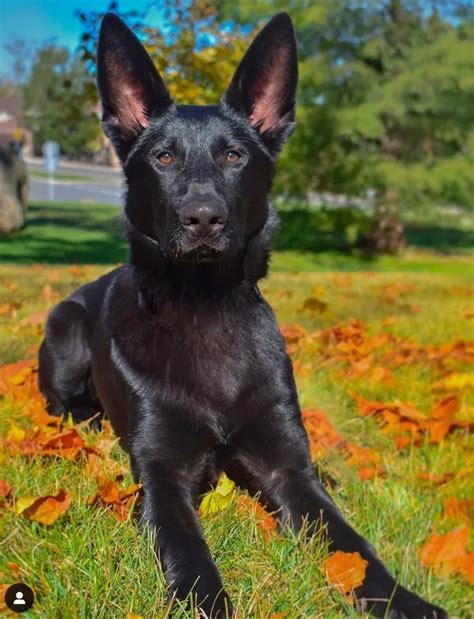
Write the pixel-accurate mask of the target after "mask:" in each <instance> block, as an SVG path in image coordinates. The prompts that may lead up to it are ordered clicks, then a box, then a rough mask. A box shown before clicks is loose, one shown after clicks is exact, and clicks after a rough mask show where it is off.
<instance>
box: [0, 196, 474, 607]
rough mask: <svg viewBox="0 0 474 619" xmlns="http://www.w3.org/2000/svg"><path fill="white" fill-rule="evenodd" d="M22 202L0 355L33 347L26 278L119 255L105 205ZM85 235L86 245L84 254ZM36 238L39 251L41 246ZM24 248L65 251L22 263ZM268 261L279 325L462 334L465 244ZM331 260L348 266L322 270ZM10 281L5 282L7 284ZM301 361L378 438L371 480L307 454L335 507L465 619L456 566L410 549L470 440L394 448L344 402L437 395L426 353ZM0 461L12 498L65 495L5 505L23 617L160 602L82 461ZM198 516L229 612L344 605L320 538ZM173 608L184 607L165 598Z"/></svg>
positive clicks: (43, 278)
mask: <svg viewBox="0 0 474 619" xmlns="http://www.w3.org/2000/svg"><path fill="white" fill-rule="evenodd" d="M30 214H31V215H32V220H31V225H30V226H28V227H27V228H25V229H24V230H22V231H21V232H19V233H18V235H17V236H16V238H15V239H13V240H12V241H1V242H0V256H1V258H2V262H5V261H9V263H7V264H5V263H4V264H2V265H0V306H1V305H2V304H6V303H17V304H19V307H18V308H17V309H16V310H15V312H16V313H7V314H3V315H2V314H0V362H3V363H5V362H11V361H14V360H17V359H22V358H24V357H26V356H31V354H34V353H32V352H31V351H32V347H33V346H35V345H37V344H38V343H39V341H40V338H41V331H40V329H38V327H35V326H31V325H24V324H22V323H21V321H22V319H23V318H25V317H27V316H29V315H30V314H32V313H33V312H37V311H42V310H44V309H47V308H48V307H49V306H50V305H51V301H47V300H45V299H44V298H43V295H42V292H41V291H42V290H43V289H44V286H45V285H46V284H49V285H50V286H51V287H52V289H53V291H54V292H57V297H58V298H63V297H64V296H65V295H67V294H68V293H69V292H71V291H73V290H74V289H75V288H76V287H78V286H79V285H81V284H82V283H83V282H86V281H90V280H92V279H93V278H94V277H96V276H98V275H99V274H101V273H103V272H105V271H107V270H108V269H109V268H111V266H110V264H107V263H115V262H116V261H117V260H120V259H121V256H122V255H123V253H120V252H122V250H121V249H117V247H116V244H117V243H118V238H119V236H118V234H119V232H118V229H117V228H114V229H112V227H111V221H112V217H115V215H116V214H115V213H114V211H113V209H110V207H91V206H84V205H81V206H79V205H68V206H66V207H57V206H54V207H53V206H51V205H46V204H45V205H42V206H41V205H38V206H37V207H36V209H32V212H31V213H30ZM35 218H36V219H35ZM35 221H36V223H34V222H35ZM95 224H97V225H98V228H97V227H96V225H95ZM39 238H41V239H42V242H41V243H40V242H39ZM89 244H90V246H89ZM88 246H89V249H90V257H89V259H84V258H85V257H86V256H88V255H89V254H88ZM114 247H115V249H113V248H114ZM109 249H110V253H107V251H108V250H109ZM50 251H51V252H52V256H53V258H54V260H53V258H52V259H51V260H48V259H47V258H48V256H49V252H50ZM114 252H116V253H114ZM119 254H120V255H119ZM75 255H76V256H78V257H77V258H76V259H74V256H75ZM61 258H62V260H61ZM35 261H40V262H42V263H46V262H55V261H57V262H60V261H63V262H65V263H66V264H65V265H52V264H49V265H47V264H43V265H33V266H32V265H31V264H29V263H30V262H35ZM82 261H83V262H90V263H92V262H94V261H95V262H96V263H97V264H94V265H90V266H85V267H83V268H82V270H80V269H79V270H78V269H71V267H70V263H72V262H82ZM67 263H69V265H68V264H67ZM273 267H274V268H273V272H272V275H271V277H270V278H269V279H268V280H266V281H265V282H264V283H263V285H262V289H263V292H264V294H265V296H266V297H267V298H268V300H269V301H270V302H271V304H272V305H273V306H274V308H275V311H276V314H277V317H278V319H279V321H280V322H281V323H285V324H294V323H298V324H301V325H303V326H304V327H305V328H306V329H308V330H309V331H310V332H314V331H316V330H319V329H323V328H327V327H330V326H333V325H335V324H338V323H340V322H345V321H347V320H349V319H350V318H356V319H359V320H362V321H364V322H365V323H366V324H367V325H368V328H369V329H370V332H373V333H378V332H380V331H387V330H388V331H390V332H391V333H393V334H394V335H396V336H399V337H410V338H412V339H414V340H415V341H417V342H419V343H421V344H442V343H446V342H452V341H455V340H458V339H470V338H472V318H471V317H470V316H471V315H472V314H471V313H470V312H472V303H471V299H470V292H471V291H472V276H471V273H470V263H469V259H468V258H466V257H465V256H462V255H461V256H460V255H456V256H451V257H447V256H445V255H437V254H433V253H427V252H426V250H424V251H420V250H410V252H409V253H407V255H406V256H404V257H403V258H402V259H401V260H397V259H395V258H383V259H379V260H377V261H375V262H371V263H370V264H367V263H366V262H365V261H363V260H362V259H361V258H360V257H357V256H351V255H347V254H341V253H336V252H333V251H327V252H325V253H319V254H318V253H310V252H306V253H303V254H300V253H298V252H296V251H294V250H290V249H287V250H285V251H282V252H278V253H277V254H276V255H275V257H274V260H273ZM340 270H344V271H347V273H344V274H342V275H341V274H340V273H334V271H340ZM10 282H14V283H15V284H16V286H17V289H16V290H14V291H12V290H11V288H12V286H11V283H10ZM397 286H398V287H400V286H401V288H400V290H399V292H398V293H396V294H393V295H390V294H387V292H386V291H387V287H391V289H394V288H395V289H396V287H397ZM389 290H390V288H389ZM310 296H316V297H317V298H318V299H320V300H322V301H324V302H325V303H327V309H326V310H324V311H322V312H320V313H308V312H304V311H302V310H301V308H302V305H303V303H304V300H305V299H307V298H308V297H310ZM414 306H416V307H415V310H414V309H413V307H414ZM388 317H395V318H396V320H395V322H394V323H393V325H391V326H386V325H385V324H384V320H385V319H386V318H388ZM300 361H301V362H302V363H305V364H308V366H309V370H308V371H307V372H306V373H303V372H301V373H298V374H297V383H298V388H299V393H300V398H301V402H302V405H303V406H316V407H320V408H322V409H323V410H324V411H325V412H326V413H327V415H328V417H329V418H330V419H331V421H332V422H333V423H334V425H335V426H336V427H337V429H338V430H339V431H340V432H341V433H342V434H344V435H345V436H346V437H348V438H349V439H350V440H351V441H352V442H355V443H358V444H361V445H364V446H367V447H371V448H373V449H374V450H375V451H377V452H378V453H379V454H380V455H381V459H382V464H383V467H384V468H385V470H386V472H387V475H386V477H385V478H376V479H374V480H371V481H366V482H362V481H360V480H359V477H358V475H357V471H356V470H355V469H354V468H351V467H350V466H348V465H347V463H346V462H345V460H344V458H343V455H342V454H341V453H340V452H339V451H337V450H335V451H333V452H331V453H330V454H329V455H328V456H327V457H326V458H325V459H324V461H322V462H321V465H322V466H324V468H325V469H326V470H327V471H328V472H329V474H330V475H331V476H332V477H333V478H335V479H336V480H337V487H336V488H335V489H334V490H333V491H332V494H333V496H334V497H335V499H336V501H337V503H338V505H339V506H340V508H341V510H342V511H343V513H344V514H345V515H346V516H347V518H348V519H349V520H350V522H351V523H352V524H353V525H354V526H355V527H356V528H357V529H358V530H359V532H360V533H362V534H363V535H365V536H366V537H367V538H368V539H369V540H370V541H371V542H372V543H373V544H374V545H375V546H376V548H377V549H378V552H379V554H380V555H381V557H382V558H383V559H384V561H385V562H386V563H387V565H388V566H389V568H390V570H391V571H392V572H393V573H395V574H396V575H397V576H398V577H399V579H400V581H401V582H402V583H403V584H404V585H406V586H408V587H409V588H412V589H414V590H416V591H417V592H418V593H419V594H421V595H423V596H425V597H427V598H428V599H430V600H431V601H433V602H434V603H436V604H439V605H442V606H444V607H445V608H446V609H447V610H448V611H449V612H450V614H451V616H452V617H453V618H455V619H456V618H459V619H468V618H469V617H471V616H472V607H473V603H474V596H473V589H472V588H471V587H469V585H467V584H466V583H465V582H464V581H462V580H461V579H460V578H458V577H449V578H440V577H438V576H437V575H436V574H434V573H433V572H431V571H429V570H427V569H425V568H423V567H422V566H421V565H420V562H419V557H418V549H419V547H420V545H421V544H422V543H423V542H424V541H425V539H426V538H427V536H428V534H429V532H430V530H431V529H432V527H433V525H436V526H438V525H439V526H440V527H441V529H440V530H442V531H443V530H444V529H443V527H446V526H447V525H446V523H444V522H443V521H442V520H440V519H441V514H442V508H443V501H444V499H445V498H446V497H447V496H450V495H454V496H456V497H458V498H467V497H468V496H472V495H473V492H474V484H473V481H472V480H473V479H474V474H473V471H472V463H473V462H472V448H473V445H472V442H473V441H472V439H471V438H470V437H469V436H467V435H466V434H463V433H459V432H458V433H455V434H453V435H450V436H449V438H447V439H446V440H445V441H444V442H443V443H441V444H437V445H422V446H420V447H414V448H412V449H408V450H406V451H402V452H397V451H396V450H395V449H394V448H393V441H392V439H391V438H389V437H388V436H386V435H385V434H383V433H382V432H381V430H380V426H379V425H378V424H377V423H376V422H375V421H374V420H371V419H366V418H361V417H359V416H358V415H357V413H356V410H355V406H354V402H353V400H352V398H351V397H350V396H349V395H348V389H349V388H351V389H354V390H355V391H358V392H360V393H362V394H364V395H366V396H367V397H373V398H375V399H380V400H390V399H396V398H398V399H400V400H403V401H411V402H412V403H413V404H414V405H415V406H417V407H419V408H420V409H421V410H428V409H429V408H430V406H431V405H432V404H433V403H434V401H435V400H436V398H437V395H436V393H434V392H433V390H432V385H433V383H434V381H435V380H436V379H437V377H438V374H437V372H436V371H435V370H434V369H433V367H432V366H431V365H424V364H416V365H402V366H400V367H399V368H398V369H397V370H395V371H394V376H393V384H392V385H391V386H384V385H380V384H371V383H369V382H367V381H366V380H365V379H364V378H360V379H354V378H352V379H351V378H348V377H347V375H346V373H345V371H344V368H343V367H342V366H341V365H340V364H337V363H336V364H334V363H333V364H327V363H323V362H322V359H321V356H320V354H319V353H317V352H316V351H313V350H312V349H311V348H309V349H307V350H305V351H303V353H302V355H301V358H300ZM462 371H467V368H462ZM460 395H461V399H462V403H463V411H469V407H472V406H473V404H474V397H473V394H472V392H468V391H467V392H462V393H461V394H460ZM466 414H467V413H466ZM12 421H14V422H15V423H17V424H18V425H20V426H21V425H25V424H26V423H27V422H26V421H25V420H24V419H23V418H22V416H21V414H20V411H19V410H18V409H17V408H14V407H12V406H11V405H9V404H8V403H3V404H1V403H0V434H5V433H6V431H7V430H8V427H9V426H10V424H11V423H12ZM85 435H86V437H87V440H88V441H90V442H91V443H94V442H95V441H97V440H98V439H99V438H100V437H98V436H97V435H94V434H92V433H90V432H85ZM112 455H113V456H114V457H115V458H116V459H117V460H119V461H120V462H121V463H122V464H123V466H124V467H125V468H126V470H127V471H128V462H127V458H126V456H125V454H124V453H123V452H122V451H121V450H120V449H119V448H118V447H117V448H115V449H114V452H113V454H112ZM469 463H470V464H469ZM469 466H470V467H471V469H469V468H468V467H469ZM1 468H2V474H1V475H0V477H2V478H5V479H7V480H8V481H9V482H10V483H11V484H12V485H13V486H14V487H15V493H16V495H17V496H27V495H30V494H46V493H49V492H51V491H54V490H58V489H59V488H65V489H66V490H68V491H70V492H72V494H73V497H74V500H73V505H72V507H71V509H70V510H69V511H68V512H67V513H66V514H65V515H64V516H63V517H62V518H60V519H59V520H58V521H57V522H56V523H55V524H53V525H52V526H50V527H45V526H42V525H40V524H37V523H33V522H30V521H28V520H26V519H24V518H23V517H21V516H18V515H15V514H14V513H13V512H11V511H9V510H6V511H5V512H4V517H3V519H2V521H1V531H2V538H3V540H4V541H3V543H2V544H1V546H0V571H3V572H4V578H3V579H4V580H5V579H6V581H7V582H9V581H12V580H15V578H14V577H12V576H11V574H10V573H9V571H8V566H7V562H11V561H13V562H15V563H17V564H18V565H19V566H20V568H21V570H22V577H23V578H24V580H25V582H27V583H28V584H30V585H31V586H32V587H33V588H34V589H35V591H36V593H37V604H36V606H35V609H34V611H30V612H29V613H28V614H27V615H26V616H31V617H38V618H42V619H43V618H46V619H50V618H51V619H55V618H56V617H67V618H68V619H69V618H76V617H78V618H79V617H80V618H84V619H85V618H89V617H94V618H98V619H100V618H104V619H105V618H107V619H108V618H114V619H115V618H119V619H120V618H123V619H125V616H126V613H127V611H130V612H134V613H137V614H139V615H142V616H143V617H145V618H147V619H148V618H150V619H151V618H155V617H157V618H165V617H167V616H168V607H167V601H166V595H165V589H164V585H163V579H162V576H161V574H160V573H159V571H158V570H157V568H156V562H155V557H154V555H153V551H152V550H151V545H150V542H149V540H148V539H147V536H146V535H142V534H141V533H140V531H139V529H138V527H137V526H136V524H135V523H134V522H133V521H132V520H130V521H128V522H126V523H124V524H118V523H117V522H116V521H115V520H114V519H113V518H112V517H111V516H110V515H109V514H108V513H106V512H104V511H103V510H101V509H97V508H90V507H87V506H86V505H85V500H86V498H87V497H88V496H89V495H91V494H92V493H93V492H94V490H95V483H94V481H93V480H91V479H89V478H87V477H86V476H85V475H84V471H83V462H82V461H78V462H69V461H62V460H39V459H35V458H30V459H28V458H22V457H8V458H6V457H5V458H4V459H3V460H1ZM427 470H428V471H431V472H433V473H438V474H442V473H445V472H447V471H449V472H452V473H454V474H455V476H454V478H453V479H452V480H451V481H449V482H448V483H446V484H445V485H442V486H439V487H436V486H434V485H427V484H426V483H423V482H421V481H420V480H419V479H418V473H419V472H420V471H427ZM469 470H470V473H469V474H463V472H464V473H465V472H466V471H469ZM126 481H130V474H129V473H127V478H126ZM439 523H440V524H439ZM203 526H204V530H205V534H206V538H207V540H208V542H209V545H210V547H211V551H212V554H213V556H214V557H215V558H216V561H217V563H218V565H219V568H220V570H221V573H222V576H223V580H224V583H225V586H226V588H227V590H228V591H229V593H230V595H231V597H232V599H233V601H234V602H235V605H236V607H237V611H238V617H239V619H240V618H247V617H248V618H253V617H255V618H258V619H266V618H270V617H271V616H272V615H273V614H275V613H279V612H287V615H286V617H287V618H288V619H297V618H301V617H305V618H306V617H311V618H316V617H318V618H322V619H340V618H341V617H353V618H355V617H356V616H358V615H356V613H355V612H354V611H353V610H352V609H350V607H349V606H348V605H347V603H346V602H345V601H344V600H343V598H342V597H341V596H340V595H339V594H337V593H336V592H334V591H333V590H332V589H331V588H330V587H329V586H328V585H327V583H326V581H325V579H324V575H323V572H322V568H321V562H322V559H323V557H324V556H325V548H324V547H323V545H322V544H321V543H320V540H319V539H317V538H315V539H313V540H312V541H311V542H306V543H302V542H301V540H298V539H295V538H293V537H291V536H288V537H279V536H275V537H272V538H271V539H270V540H267V539H265V538H264V537H263V536H262V534H261V533H260V532H259V531H258V530H257V529H256V526H255V521H254V519H253V517H252V516H248V517H243V516H242V514H241V513H240V512H239V511H237V509H236V506H235V504H232V505H231V506H230V507H229V508H227V509H226V510H224V511H222V512H220V513H218V514H216V515H215V516H212V517H208V518H205V519H204V520H203ZM448 529H449V527H448ZM5 575H6V576H5ZM177 616H181V617H185V616H186V615H185V613H184V612H181V613H179V612H178V613H177ZM188 616H189V617H191V615H190V614H189V615H188Z"/></svg>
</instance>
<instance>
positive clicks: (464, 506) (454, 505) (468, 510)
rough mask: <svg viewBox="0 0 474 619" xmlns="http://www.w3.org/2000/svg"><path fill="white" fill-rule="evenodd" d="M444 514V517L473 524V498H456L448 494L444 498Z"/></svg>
mask: <svg viewBox="0 0 474 619" xmlns="http://www.w3.org/2000/svg"><path fill="white" fill-rule="evenodd" d="M444 515H445V517H446V518H450V519H452V520H460V521H461V522H467V523H468V524H473V525H474V499H462V500H458V499H456V497H454V496H448V497H447V498H446V499H445V500H444Z"/></svg>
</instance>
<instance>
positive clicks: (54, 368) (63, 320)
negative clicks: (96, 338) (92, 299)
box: [39, 299, 102, 427]
mask: <svg viewBox="0 0 474 619" xmlns="http://www.w3.org/2000/svg"><path fill="white" fill-rule="evenodd" d="M90 339H91V326H90V323H89V318H88V315H87V311H86V309H85V308H84V307H83V306H82V305H81V304H80V303H78V302H76V301H74V300H72V299H68V300H66V301H63V302H62V303H60V304H59V305H57V306H56V307H55V308H54V310H53V311H52V312H51V314H50V315H49V318H48V321H47V324H46V336H45V338H44V340H43V343H42V344H41V347H40V351H39V387H40V390H41V392H42V393H43V395H44V396H45V398H46V401H47V409H48V412H49V413H50V414H52V415H60V414H62V413H71V414H72V417H73V420H74V421H75V422H79V421H85V420H87V419H90V418H91V417H93V416H94V415H96V414H97V413H98V412H100V413H102V405H101V403H100V402H99V400H98V398H97V396H96V394H95V389H94V385H93V382H92V377H91V368H90V362H91V351H90ZM93 425H95V426H96V427H98V426H99V425H100V422H99V421H98V419H97V420H94V422H93Z"/></svg>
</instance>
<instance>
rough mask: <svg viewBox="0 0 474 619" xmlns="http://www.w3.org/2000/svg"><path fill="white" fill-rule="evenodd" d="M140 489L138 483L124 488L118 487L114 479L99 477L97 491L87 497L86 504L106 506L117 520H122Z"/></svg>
mask: <svg viewBox="0 0 474 619" xmlns="http://www.w3.org/2000/svg"><path fill="white" fill-rule="evenodd" d="M140 490H141V485H140V484H132V485H131V486H128V487H127V488H125V489H120V488H119V486H118V484H117V483H116V482H115V481H113V480H111V479H104V478H102V477H99V478H98V479H97V492H96V493H95V494H93V495H92V496H91V497H89V498H88V499H87V504H88V505H91V506H93V505H102V506H104V507H107V508H108V509H110V511H111V513H112V515H113V516H114V517H115V518H116V519H117V520H118V521H119V522H124V521H125V520H126V519H127V518H128V515H129V513H130V509H131V508H132V506H133V504H134V502H135V500H136V499H137V498H139V496H140Z"/></svg>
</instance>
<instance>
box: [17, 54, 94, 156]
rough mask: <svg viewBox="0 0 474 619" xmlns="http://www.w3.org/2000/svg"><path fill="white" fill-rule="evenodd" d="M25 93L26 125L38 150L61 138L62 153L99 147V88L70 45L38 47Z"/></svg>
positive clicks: (79, 152)
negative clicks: (96, 97) (91, 79)
mask: <svg viewBox="0 0 474 619" xmlns="http://www.w3.org/2000/svg"><path fill="white" fill-rule="evenodd" d="M23 95H24V106H25V116H26V124H27V126H28V128H29V129H31V130H32V132H33V138H34V148H35V151H36V152H37V153H40V152H41V145H42V144H43V143H44V142H45V141H46V140H55V141H57V142H58V143H59V145H60V147H61V152H62V153H64V154H66V155H69V156H72V157H81V156H83V155H84V154H87V152H91V151H93V150H95V149H96V148H97V147H98V143H99V142H98V141H99V136H100V126H99V120H98V118H97V114H96V113H95V111H94V109H93V104H94V100H95V89H93V88H92V89H91V86H90V81H89V77H88V74H87V71H86V67H85V65H84V63H83V62H82V60H81V59H80V58H78V57H77V56H73V55H71V54H70V52H69V51H68V50H67V49H66V48H61V47H56V46H55V45H53V44H47V45H45V46H44V47H42V48H40V49H39V50H38V52H37V55H36V58H35V60H34V63H33V66H32V69H31V74H30V76H29V78H28V80H27V82H26V83H25V85H24V87H23Z"/></svg>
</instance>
